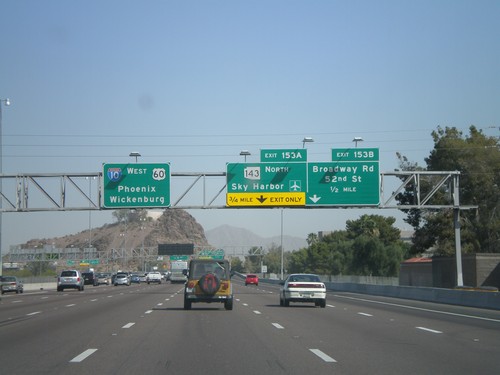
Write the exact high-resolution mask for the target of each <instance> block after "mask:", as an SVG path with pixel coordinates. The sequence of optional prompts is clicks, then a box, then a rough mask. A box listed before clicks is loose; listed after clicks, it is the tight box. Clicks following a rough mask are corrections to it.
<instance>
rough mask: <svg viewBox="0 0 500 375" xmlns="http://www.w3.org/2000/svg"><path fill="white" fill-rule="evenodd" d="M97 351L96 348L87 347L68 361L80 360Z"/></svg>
mask: <svg viewBox="0 0 500 375" xmlns="http://www.w3.org/2000/svg"><path fill="white" fill-rule="evenodd" d="M95 352H97V349H87V350H85V351H84V352H83V353H81V354H79V355H77V356H76V357H75V358H73V359H72V360H71V361H70V362H81V361H83V360H84V359H85V358H87V357H88V356H90V355H92V354H94V353H95Z"/></svg>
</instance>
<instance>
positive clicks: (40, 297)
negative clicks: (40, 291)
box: [40, 297, 49, 299]
mask: <svg viewBox="0 0 500 375" xmlns="http://www.w3.org/2000/svg"><path fill="white" fill-rule="evenodd" d="M47 298H49V297H40V299H47Z"/></svg>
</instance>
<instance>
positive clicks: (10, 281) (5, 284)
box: [0, 276, 24, 294]
mask: <svg viewBox="0 0 500 375" xmlns="http://www.w3.org/2000/svg"><path fill="white" fill-rule="evenodd" d="M0 288H1V289H2V294H4V293H7V292H15V293H22V292H24V286H23V283H22V282H21V281H20V280H18V279H17V277H15V276H0Z"/></svg>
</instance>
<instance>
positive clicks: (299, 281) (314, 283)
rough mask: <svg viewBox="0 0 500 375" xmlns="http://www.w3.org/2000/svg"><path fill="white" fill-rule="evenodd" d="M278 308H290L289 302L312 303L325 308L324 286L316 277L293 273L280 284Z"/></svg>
mask: <svg viewBox="0 0 500 375" xmlns="http://www.w3.org/2000/svg"><path fill="white" fill-rule="evenodd" d="M280 284H281V290H280V306H286V307H288V306H290V302H314V304H315V305H316V306H320V307H326V286H325V284H324V283H323V282H322V281H321V280H320V278H319V276H318V275H314V274H309V273H294V274H291V275H288V277H287V278H286V279H285V281H282V282H280Z"/></svg>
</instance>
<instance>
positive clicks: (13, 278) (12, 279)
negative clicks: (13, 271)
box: [2, 276, 16, 281]
mask: <svg viewBox="0 0 500 375" xmlns="http://www.w3.org/2000/svg"><path fill="white" fill-rule="evenodd" d="M2 281H16V278H15V277H13V276H5V277H2Z"/></svg>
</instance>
